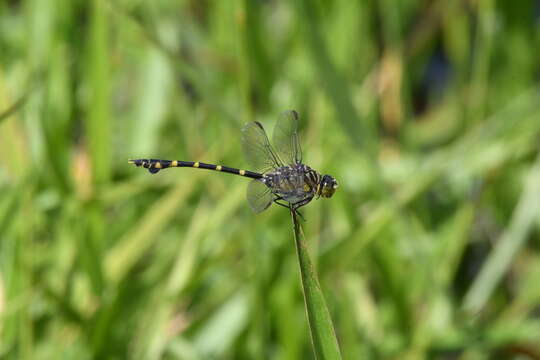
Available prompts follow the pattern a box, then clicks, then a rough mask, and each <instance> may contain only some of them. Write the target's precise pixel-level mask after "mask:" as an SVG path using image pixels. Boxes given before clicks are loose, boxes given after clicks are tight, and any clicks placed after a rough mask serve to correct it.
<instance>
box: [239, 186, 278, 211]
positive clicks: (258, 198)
mask: <svg viewBox="0 0 540 360" xmlns="http://www.w3.org/2000/svg"><path fill="white" fill-rule="evenodd" d="M246 197H247V201H248V203H249V206H250V207H251V210H253V212H255V213H256V214H258V213H260V212H263V211H264V210H266V209H267V208H268V207H269V206H270V205H271V204H272V201H273V200H274V196H273V195H272V192H271V191H270V188H269V187H268V186H266V185H265V184H263V183H262V182H260V181H259V180H257V179H253V180H252V181H251V182H250V183H249V185H248V188H247V192H246Z"/></svg>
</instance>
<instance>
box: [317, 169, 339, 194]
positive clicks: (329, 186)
mask: <svg viewBox="0 0 540 360" xmlns="http://www.w3.org/2000/svg"><path fill="white" fill-rule="evenodd" d="M338 186H339V184H338V182H337V180H336V179H335V178H334V177H332V176H330V175H324V176H323V177H322V179H321V183H320V184H319V188H318V191H317V192H318V194H317V195H319V196H322V197H325V198H329V197H332V195H334V193H335V192H336V189H337V188H338Z"/></svg>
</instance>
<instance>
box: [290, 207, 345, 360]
mask: <svg viewBox="0 0 540 360" xmlns="http://www.w3.org/2000/svg"><path fill="white" fill-rule="evenodd" d="M291 216H292V221H293V228H294V240H295V241H294V242H295V245H296V254H297V255H298V263H299V265H300V278H301V280H302V292H303V293H304V300H305V306H306V312H307V316H308V322H309V331H310V332H311V341H312V342H313V351H314V352H315V356H316V357H317V359H341V353H340V351H339V346H338V342H337V339H336V333H335V331H334V325H333V324H332V319H331V318H330V313H329V312H328V308H327V307H326V302H325V301H324V295H323V293H322V291H321V287H320V285H319V281H318V280H317V275H316V274H315V270H314V269H313V265H312V264H311V259H310V258H309V253H308V249H307V246H306V242H305V241H304V233H303V232H302V228H301V227H300V224H299V223H298V217H297V215H296V213H295V212H294V211H291Z"/></svg>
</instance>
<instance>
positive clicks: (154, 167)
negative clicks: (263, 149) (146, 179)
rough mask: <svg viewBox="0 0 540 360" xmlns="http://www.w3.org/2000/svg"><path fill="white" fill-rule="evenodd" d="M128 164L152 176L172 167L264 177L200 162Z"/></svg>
mask: <svg viewBox="0 0 540 360" xmlns="http://www.w3.org/2000/svg"><path fill="white" fill-rule="evenodd" d="M128 162H129V163H130V164H134V165H135V166H137V167H143V168H145V169H148V171H149V172H151V173H152V174H155V173H157V172H158V171H160V170H162V169H166V168H170V167H191V168H197V169H207V170H215V171H221V172H225V173H228V174H234V175H240V176H245V177H248V178H251V179H260V178H262V177H263V175H262V174H259V173H256V172H253V171H248V170H243V169H237V168H231V167H228V166H222V165H215V164H207V163H203V162H199V161H182V160H159V159H134V160H129V161H128Z"/></svg>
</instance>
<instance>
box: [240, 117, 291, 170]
mask: <svg viewBox="0 0 540 360" xmlns="http://www.w3.org/2000/svg"><path fill="white" fill-rule="evenodd" d="M242 147H243V150H244V154H245V156H246V158H247V160H248V162H249V164H250V165H251V166H252V167H253V168H254V170H256V171H260V172H266V171H268V170H271V169H275V168H278V167H281V166H283V162H282V161H281V159H280V158H279V156H278V155H277V154H276V153H275V152H274V150H272V146H271V145H270V141H268V136H266V132H265V131H264V128H263V126H262V125H261V123H259V122H257V121H255V122H250V123H248V124H246V125H245V126H244V127H243V128H242Z"/></svg>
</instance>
